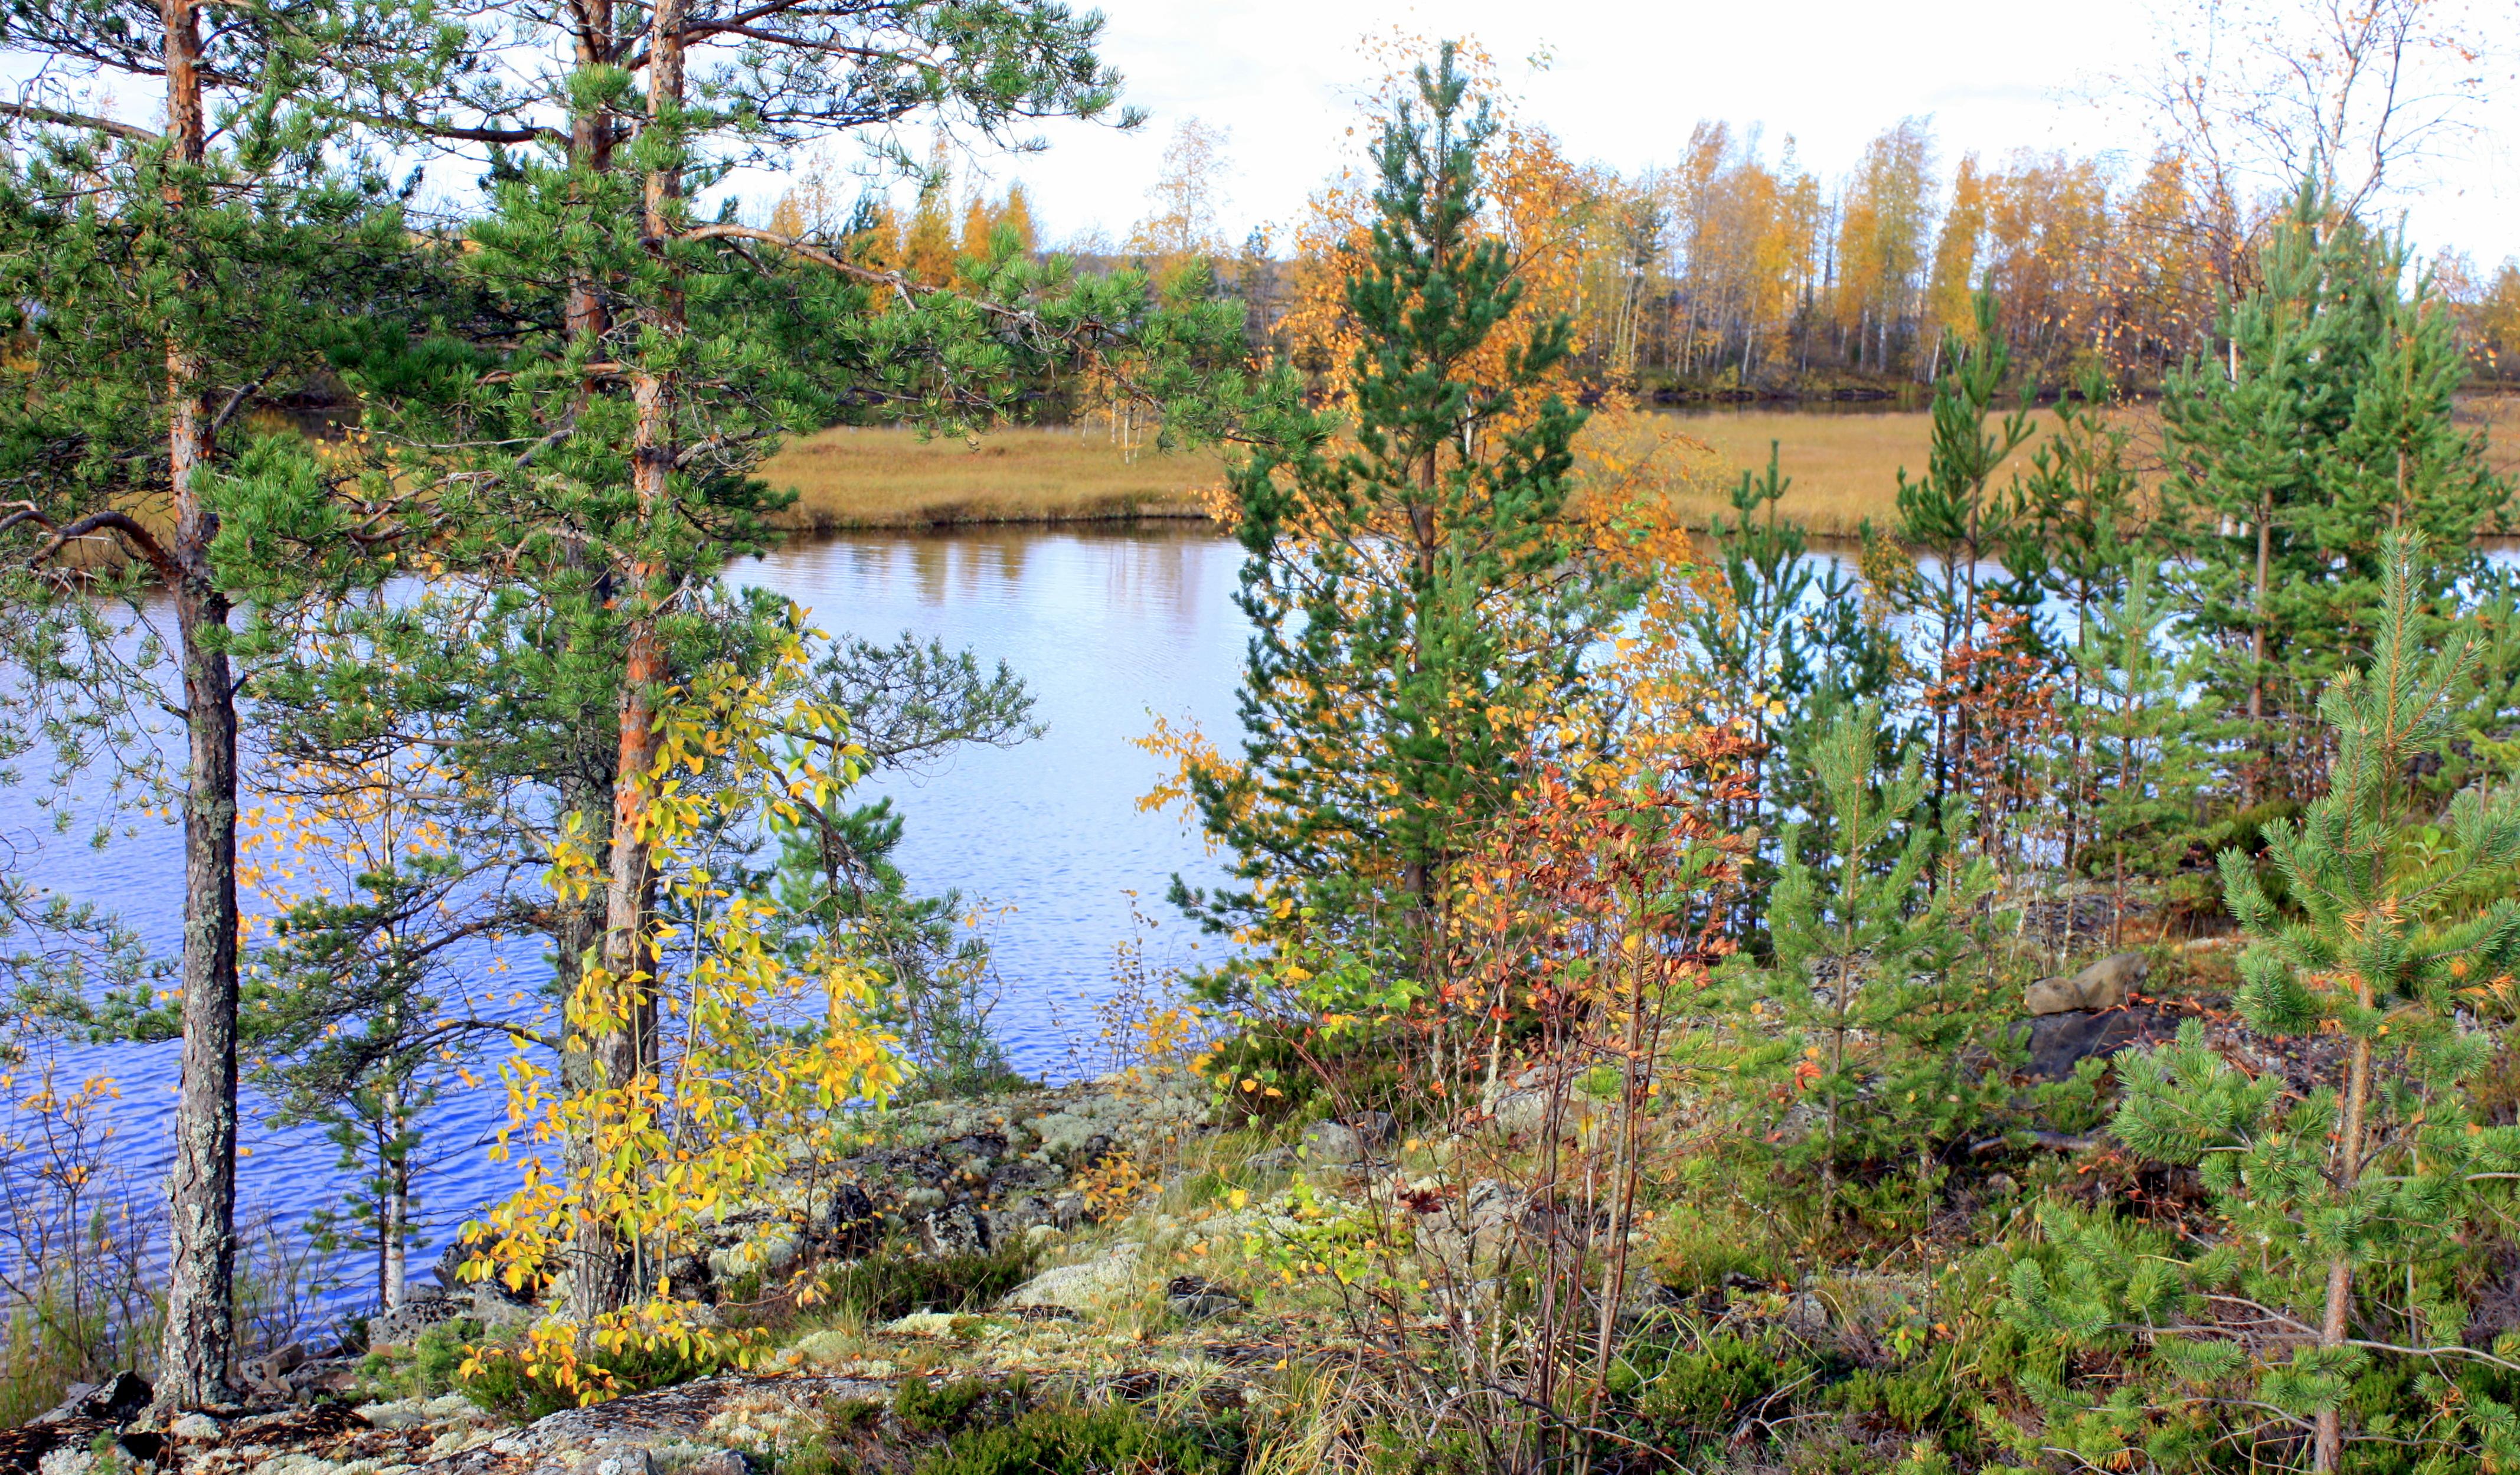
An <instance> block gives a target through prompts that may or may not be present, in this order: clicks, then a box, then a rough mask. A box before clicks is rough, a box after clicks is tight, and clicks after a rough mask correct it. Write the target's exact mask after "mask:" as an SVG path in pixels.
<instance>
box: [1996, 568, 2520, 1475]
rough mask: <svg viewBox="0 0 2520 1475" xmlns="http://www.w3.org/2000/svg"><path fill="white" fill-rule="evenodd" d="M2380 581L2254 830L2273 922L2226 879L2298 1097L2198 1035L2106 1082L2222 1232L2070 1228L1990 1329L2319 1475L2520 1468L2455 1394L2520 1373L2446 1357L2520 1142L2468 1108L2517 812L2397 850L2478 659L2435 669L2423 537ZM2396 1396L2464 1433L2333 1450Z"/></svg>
mask: <svg viewBox="0 0 2520 1475" xmlns="http://www.w3.org/2000/svg"><path fill="white" fill-rule="evenodd" d="M2381 567H2382V591H2383V593H2382V602H2381V604H2380V607H2379V609H2378V611H2377V612H2376V614H2373V615H2366V616H2365V617H2364V618H2363V619H2362V620H2361V621H2358V624H2359V625H2360V626H2361V627H2362V628H2364V629H2368V630H2371V631H2372V632H2373V636H2374V641H2373V646H2372V649H2371V654H2370V658H2369V660H2368V662H2367V664H2365V665H2363V666H2361V667H2359V668H2349V669H2348V670H2346V671H2345V672H2343V673H2341V674H2340V675H2339V676H2338V677H2337V679H2336V680H2335V681H2334V682H2332V683H2331V684H2330V685H2329V687H2328V689H2327V691H2326V692H2325V693H2323V694H2322V695H2321V697H2320V699H2319V713H2320V716H2321V717H2322V718H2323V719H2324V720H2325V723H2326V725H2327V729H2328V731H2329V733H2330V735H2331V736H2332V737H2333V740H2334V743H2335V758H2334V759H2333V761H2332V762H2331V764H2330V765H2329V768H2328V771H2327V784H2326V791H2325V792H2324V793H2322V794H2321V795H2320V796H2319V797H2318V798H2317V799H2315V800H2313V801H2312V802H2311V803H2310V804H2309V806H2308V807H2307V809H2306V810H2305V812H2304V813H2303V815H2302V817H2301V819H2300V820H2299V822H2298V823H2292V822H2276V823H2274V824H2272V825H2270V826H2269V827H2267V832H2266V834H2267V860H2268V863H2269V865H2270V866H2271V868H2272V870H2273V872H2274V873H2275V874H2276V875H2277V876H2279V877H2280V878H2281V880H2282V882H2283V888H2282V891H2281V893H2280V899H2278V895H2277V894H2276V893H2273V892H2271V891H2270V889H2269V887H2268V885H2267V884H2266V880H2265V878H2264V877H2263V876H2262V875H2261V873H2260V872H2259V870H2258V868H2257V866H2256V865H2255V864H2253V862H2252V861H2251V859H2250V858H2249V857H2248V856H2246V855H2244V854H2242V853H2240V852H2238V851H2227V852H2225V854H2224V856H2223V882H2224V892H2225V897H2226V900H2227V902H2228V905H2229V907H2230V910H2231V914H2232V916H2234V917H2235V918H2236V919H2237V920H2238V921H2239V923H2240V925H2241V928H2242V929H2243V931H2244V932H2245V933H2246V935H2247V936H2248V938H2249V939H2250V943H2251V946H2250V949H2249V951H2248V952H2247V953H2246V954H2245V955H2244V956H2243V959H2242V962H2241V969H2240V972H2241V986H2240V989H2239V995H2238V1005H2239V1010H2240V1014H2241V1017H2242V1018H2243V1019H2244V1020H2246V1021H2247V1023H2248V1025H2249V1026H2250V1028H2252V1029H2254V1030H2257V1031H2259V1032H2260V1033H2262V1034H2266V1035H2271V1036H2277V1037H2282V1038H2285V1039H2289V1040H2295V1041H2301V1042H2303V1044H2304V1045H2305V1046H2308V1047H2310V1048H2309V1049H2308V1050H2305V1052H2304V1055H2303V1058H2304V1060H2305V1063H2306V1065H2307V1067H2308V1068H2309V1070H2310V1071H2311V1072H2312V1087H2311V1089H2310V1090H2309V1091H2308V1093H2307V1094H2306V1095H2295V1094H2293V1093H2292V1092H2290V1091H2288V1090H2287V1089H2286V1082H2285V1080H2284V1077H2283V1075H2281V1074H2280V1073H2276V1072H2254V1071H2244V1070H2242V1069H2240V1068H2239V1067H2238V1066H2236V1065H2234V1064H2233V1063H2232V1062H2231V1061H2230V1060H2229V1059H2228V1058H2226V1056H2225V1054H2224V1052H2223V1051H2221V1050H2217V1049H2216V1048H2215V1047H2214V1046H2213V1045H2212V1044H2210V1043H2208V1041H2207V1039H2206V1037H2205V1034H2204V1031H2203V1029H2202V1027H2201V1026H2200V1025H2198V1024H2197V1023H2195V1022H2192V1021H2191V1022H2190V1023H2188V1024H2185V1025H2183V1026H2182V1028H2181V1031H2180V1035H2179V1038H2178V1040H2177V1041H2176V1042H2175V1043H2174V1044H2171V1045H2169V1046H2165V1047H2161V1048H2158V1049H2153V1050H2145V1051H2141V1052H2139V1053H2138V1054H2137V1055H2135V1056H2134V1057H2133V1058H2131V1059H2129V1060H2126V1061H2123V1062H2122V1063H2121V1074H2122V1078H2123V1080H2124V1081H2125V1092H2126V1095H2125V1099H2124V1101H2123V1102H2122V1104H2121V1105H2120V1107H2119V1109H2118V1112H2117V1116H2116V1119H2115V1123H2114V1130H2115V1132H2116V1134H2117V1136H2118V1137H2119V1138H2120V1139H2121V1140H2124V1141H2125V1142H2126V1144H2127V1145H2128V1147H2130V1148H2131V1149H2133V1150H2134V1151H2135V1152H2137V1153H2139V1154H2141V1155H2142V1156H2143V1157H2146V1158H2149V1159H2152V1160H2154V1161H2157V1162H2163V1163H2168V1164H2173V1165H2177V1166H2181V1167H2186V1168H2192V1169H2194V1170H2195V1171H2196V1173H2197V1174H2198V1175H2199V1177H2200V1178H2201V1179H2202V1181H2203V1184H2204V1187H2205V1189H2206V1191H2207V1193H2208V1194H2210V1195H2211V1198H2212V1201H2213V1205H2214V1220H2215V1222H2216V1223H2217V1224H2219V1225H2220V1226H2222V1227H2223V1228H2222V1229H2220V1231H2219V1234H2218V1235H2217V1238H2216V1240H2215V1241H2209V1242H2205V1243H2202V1244H2198V1245H2195V1246H2193V1247H2191V1248H2190V1249H2189V1250H2187V1251H2186V1252H2185V1253H2184V1254H2182V1255H2176V1256H2159V1255H2154V1256H2142V1253H2141V1251H2140V1250H2139V1249H2138V1246H2137V1245H2136V1244H2135V1242H2134V1240H2133V1239H2131V1238H2130V1237H2129V1236H2128V1235H2127V1234H2126V1233H2125V1232H2123V1231H2120V1230H2117V1229H2113V1228H2111V1227H2110V1226H2108V1225H2106V1224H2105V1223H2103V1224H2099V1225H2092V1224H2088V1223H2083V1222H2073V1223H2066V1222H2063V1221H2060V1230H2061V1232H2060V1235H2059V1237H2060V1239H2061V1240H2062V1241H2063V1242H2062V1244H2061V1245H2060V1253H2058V1254H2056V1255H2054V1256H2049V1257H2045V1258H2042V1257H2032V1258H2028V1259H2024V1260H2023V1261H2021V1262H2020V1263H2019V1264H2017V1265H2016V1266H2015V1267H2014V1271H2013V1278H2012V1287H2011V1296H2010V1298H2009V1301H2008V1304H2007V1312H2008V1315H2010V1316H2011V1318H2012V1319H2014V1320H2015V1322H2016V1323H2017V1324H2020V1325H2022V1326H2024V1327H2025V1328H2028V1329H2031V1330H2033V1331H2034V1332H2038V1333H2042V1334H2045V1335H2047V1336H2050V1337H2055V1338H2058V1339H2060V1340H2061V1341H2062V1343H2063V1344H2064V1345H2066V1346H2069V1347H2090V1346H2092V1345H2093V1343H2094V1342H2095V1341H2098V1340H2100V1339H2103V1338H2105V1339H2109V1340H2112V1341H2116V1342H2118V1343H2119V1344H2120V1345H2122V1346H2126V1347H2128V1348H2129V1350H2131V1351H2134V1352H2139V1353H2142V1354H2144V1355H2146V1356H2148V1357H2149V1358H2150V1359H2151V1360H2152V1363H2153V1364H2154V1366H2153V1370H2154V1371H2157V1372H2158V1373H2159V1374H2161V1375H2163V1376H2166V1377H2168V1378H2171V1379H2178V1380H2184V1381H2188V1382H2191V1383H2192V1382H2200V1381H2201V1382H2212V1381H2220V1380H2231V1381H2233V1382H2240V1383H2244V1384H2245V1383H2254V1385H2255V1386H2254V1388H2253V1389H2252V1390H2251V1391H2250V1393H2249V1394H2248V1396H2249V1397H2252V1398H2254V1399H2255V1400H2257V1401H2258V1402H2259V1404H2261V1405H2262V1406H2264V1407H2266V1408H2270V1409H2271V1410H2273V1412H2275V1413H2276V1414H2277V1415H2278V1416H2279V1417H2280V1418H2282V1419H2283V1420H2284V1421H2285V1422H2286V1423H2287V1424H2288V1425H2290V1427H2291V1428H2292V1429H2293V1431H2294V1434H2293V1437H2294V1438H2295V1439H2296V1440H2301V1441H2304V1442H2306V1443H2308V1444H2309V1446H2310V1448H2311V1451H2312V1453H2313V1459H2314V1462H2315V1465H2316V1467H2317V1468H2318V1469H2319V1470H2321V1471H2330V1470H2335V1469H2337V1468H2339V1467H2340V1462H2341V1460H2342V1459H2343V1456H2344V1450H2345V1447H2346V1445H2347V1444H2348V1443H2349V1442H2350V1441H2351V1440H2352V1439H2354V1438H2355V1437H2356V1436H2357V1435H2358V1434H2362V1435H2367V1436H2369V1437H2371V1438H2373V1439H2375V1440H2380V1441H2383V1442H2386V1443H2389V1444H2392V1445H2403V1444H2405V1443H2407V1442H2408V1440H2409V1439H2410V1438H2411V1439H2412V1440H2413V1441H2414V1442H2415V1443H2416V1444H2417V1445H2418V1446H2419V1447H2434V1446H2438V1447H2439V1448H2440V1449H2441V1450H2442V1451H2443V1452H2444V1453H2448V1452H2452V1451H2455V1450H2458V1449H2460V1448H2461V1447H2462V1445H2463V1444H2464V1443H2465V1442H2466V1441H2469V1440H2475V1439H2479V1438H2487V1439H2490V1440H2491V1441H2492V1442H2493V1443H2495V1444H2496V1445H2498V1447H2499V1448H2500V1449H2501V1450H2502V1451H2504V1452H2505V1453H2520V1443H2515V1431H2514V1429H2513V1427H2512V1425H2511V1419H2510V1413H2509V1410H2508V1408H2500V1409H2499V1411H2498V1406H2496V1405H2494V1404H2493V1403H2492V1401H2491V1400H2484V1401H2482V1402H2480V1401H2479V1400H2477V1399H2476V1398H2475V1397H2474V1396H2473V1394H2472V1393H2470V1392H2465V1391H2461V1390H2460V1389H2459V1388H2458V1387H2457V1386H2456V1385H2455V1381H2454V1380H2456V1379H2457V1378H2459V1377H2461V1376H2463V1375H2465V1374H2467V1373H2471V1372H2475V1371H2477V1370H2479V1369H2481V1368H2482V1369H2490V1368H2492V1367H2494V1366H2496V1365H2499V1366H2500V1367H2502V1368H2504V1369H2505V1370H2509V1369H2511V1368H2513V1367H2515V1366H2520V1363H2514V1362H2513V1361H2512V1360H2511V1359H2510V1357H2509V1354H2510V1353H2511V1352H2513V1351H2515V1350H2520V1349H2515V1348H2510V1347H2504V1348H2501V1349H2498V1351H2497V1352H2494V1353H2484V1352H2482V1351H2481V1350H2479V1349H2475V1348H2471V1347H2468V1346H2466V1345H2465V1344H2464V1343H2463V1342H2462V1341H2461V1334H2462V1332H2463V1330H2464V1329H2465V1327H2466V1324H2467V1319H2468V1316H2467V1308H2466V1305H2465V1302H2464V1299H2463V1296H2462V1294H2461V1289H2460V1285H2459V1271H2460V1261H2461V1260H2462V1258H2463V1256H2464V1251H2465V1245H2464V1243H2463V1241H2464V1240H2465V1239H2466V1237H2467V1235H2468V1230H2469V1227H2470V1226H2472V1225H2474V1224H2475V1223H2476V1222H2477V1220H2478V1218H2479V1216H2481V1215H2484V1214H2487V1213H2492V1212H2497V1209H2496V1207H2495V1205H2493V1204H2490V1203H2489V1202H2488V1198H2489V1195H2494V1194H2495V1193H2496V1184H2498V1182H2500V1181H2504V1180H2507V1179H2509V1178H2510V1177H2511V1176H2512V1174H2513V1173H2514V1172H2515V1171H2520V1128H2515V1127H2512V1126H2508V1125H2497V1124H2496V1123H2495V1121H2494V1120H2493V1119H2492V1117H2491V1116H2490V1115H2489V1113H2488V1112H2487V1111H2486V1109H2485V1107H2484V1105H2483V1103H2482V1102H2480V1101H2479V1099H2478V1097H2477V1095H2476V1094H2475V1092H2474V1090H2473V1087H2472V1083H2474V1082H2475V1081H2476V1079H2477V1078H2478V1075H2479V1073H2480V1072H2481V1071H2483V1070H2484V1069H2485V1068H2486V1067H2487V1065H2488V1064H2489V1062H2490V1061H2491V1060H2492V1058H2493V1056H2494V1053H2495V1050H2496V1048H2497V1041H2496V1039H2495V1036H2494V1034H2493V1033H2492V1032H2491V1031H2490V1030H2488V1029H2486V1028H2484V1027H2482V1016H2483V1015H2485V1014H2488V1013H2497V1012H2500V1011H2502V1010H2504V1009H2506V1008H2507V1001H2506V999H2505V998H2504V997H2502V996H2503V995H2504V994H2506V993H2507V990H2508V987H2509V982H2508V980H2509V975H2510V971H2511V970H2512V968H2513V967H2514V966H2520V903H2515V902H2513V901H2512V900H2511V899H2510V898H2509V897H2508V896H2507V895H2506V894H2503V891H2504V887H2503V886H2502V885H2501V884H2491V885H2483V884H2480V883H2487V882H2500V881H2501V880H2502V878H2504V877H2507V876H2508V875H2509V874H2510V872H2511V869H2512V868H2513V866H2514V865H2515V864H2520V804H2515V803H2514V802H2513V801H2512V798H2511V796H2510V795H2508V794H2507V793H2497V794H2494V795H2491V796H2489V795H2487V794H2485V793H2483V792H2481V791H2469V792H2465V793H2462V794H2460V795H2458V796H2457V797H2456V798H2455V799H2453V801H2452V803H2451V805H2450V807H2449V810H2448V812H2447V813H2446V814H2444V815H2442V816H2440V817H2439V823H2440V826H2441V828H2442V829H2443V830H2444V831H2445V839H2444V842H2443V843H2441V844H2439V845H2413V844H2410V843H2409V839H2410V835H2411V832H2412V830H2413V828H2414V827H2416V826H2418V825H2420V824H2422V823H2423V822H2425V821H2426V820H2428V819H2431V818H2433V817H2431V816H2428V815H2425V814H2423V813H2422V812H2420V811H2418V810H2416V809H2414V808H2413V806H2412V805H2411V804H2410V802H2409V800H2410V797H2411V789H2410V787H2409V785H2408V782H2407V766H2408V758H2409V757H2410V756H2412V755H2414V754H2416V753H2418V752H2421V751H2422V750H2423V749H2424V747H2425V745H2426V744H2427V743H2428V742H2430V741H2432V740H2434V739H2436V738H2437V737H2439V736H2440V735H2441V734H2442V733H2443V732H2445V731H2446V730H2447V729H2448V727H2449V725H2450V724H2451V723H2452V721H2453V717H2454V713H2455V709H2456V703H2457V701H2458V699H2459V696H2460V693H2461V692H2462V690H2463V689H2464V687H2465V685H2466V680H2467V677H2468V675H2469V668H2470V667H2471V666H2472V664H2473V661H2474V658H2475V650H2474V646H2473V643H2472V641H2471V640H2470V639H2469V636H2468V633H2467V632H2465V631H2463V630H2455V629H2454V630H2453V638H2452V639H2451V641H2450V642H2448V643H2447V644H2441V643H2437V641H2436V639H2435V636H2434V631H2433V629H2432V628H2431V626H2430V624H2429V622H2428V621H2427V620H2426V619H2425V618H2424V615H2423V604H2424V592H2423V586H2424V583H2425V580H2426V577H2427V564H2426V561H2425V556H2424V554H2423V552H2422V550H2421V547H2420V545H2419V543H2418V541H2417V540H2416V539H2415V538H2414V537H2413V536H2411V535H2407V534H2396V533H2393V534H2390V535H2389V536H2388V538H2387V539H2386V540H2385V541H2384V543H2383V547H2382V561H2381ZM2327 1041H2333V1042H2335V1048H2329V1049H2323V1048H2318V1047H2319V1046H2320V1045H2323V1044H2324V1043H2325V1042H2327ZM2138 1257H2141V1258H2138ZM2375 1364H2378V1365H2375ZM2393 1370H2394V1371H2397V1372H2400V1373H2402V1374H2405V1375H2411V1376H2412V1377H2413V1378H2414V1379H2415V1380H2416V1381H2417V1382H2418V1384H2419V1385H2421V1386H2422V1388H2423V1389H2424V1397H2425V1402H2426V1403H2428V1404H2430V1405H2433V1406H2435V1407H2438V1408H2445V1409H2453V1410H2454V1411H2453V1414H2452V1416H2451V1417H2450V1419H2449V1421H2448V1423H2447V1425H2446V1426H2444V1425H2441V1424H2435V1425H2433V1426H2431V1427H2420V1426H2413V1425H2408V1424H2405V1423H2399V1422H2396V1421H2394V1420H2389V1421H2385V1422H2384V1423H2383V1424H2381V1425H2379V1426H2375V1427H2369V1428H2364V1429H2360V1430H2358V1429H2355V1428H2353V1427H2350V1426H2349V1421H2348V1416H2347V1411H2346V1410H2347V1407H2348V1405H2349V1403H2351V1402H2354V1401H2355V1400H2356V1397H2357V1390H2358V1387H2359V1386H2360V1382H2361V1380H2362V1379H2363V1378H2364V1376H2365V1375H2366V1374H2369V1373H2373V1372H2389V1371H2393ZM2383 1381H2385V1379H2384V1380H2383ZM2164 1393H2165V1396H2167V1394H2168V1391H2167V1390H2164ZM2041 1395H2042V1399H2043V1402H2046V1403H2048V1405H2049V1407H2050V1413H2051V1418H2052V1419H2053V1420H2056V1421H2058V1422H2064V1423H2073V1424H2076V1425H2078V1426H2079V1427H2080V1428H2082V1429H2083V1430H2084V1432H2085V1433H2086V1434H2087V1435H2088V1436H2089V1437H2091V1438H2094V1439H2103V1440H2116V1441H2120V1442H2126V1441H2130V1440H2132V1439H2134V1438H2136V1437H2138V1436H2139V1435H2140V1433H2141V1431H2142V1430H2143V1429H2144V1428H2145V1427H2146V1426H2147V1425H2148V1423H2149V1420H2150V1417H2151V1414H2152V1413H2153V1412H2156V1411H2157V1412H2162V1413H2168V1412H2169V1411H2171V1410H2169V1409H2148V1408H2146V1407H2145V1406H2144V1405H2143V1403H2142V1401H2141V1395H2140V1393H2139V1392H2138V1391H2136V1390H2130V1391H2129V1393H2127V1394H2121V1395H2119V1396H2117V1397H2115V1398H2113V1399H2110V1400H2107V1401H2105V1402H2103V1401H2101V1400H2097V1399H2093V1398H2090V1397H2087V1396H2084V1395H2081V1394H2079V1393H2076V1392H2074V1391H2072V1390H2070V1389H2068V1388H2065V1387H2061V1386H2057V1385H2054V1384H2052V1383H2051V1384H2048V1385H2046V1386H2044V1387H2043V1388H2042V1389H2041ZM2181 1402H2183V1400H2181Z"/></svg>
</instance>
